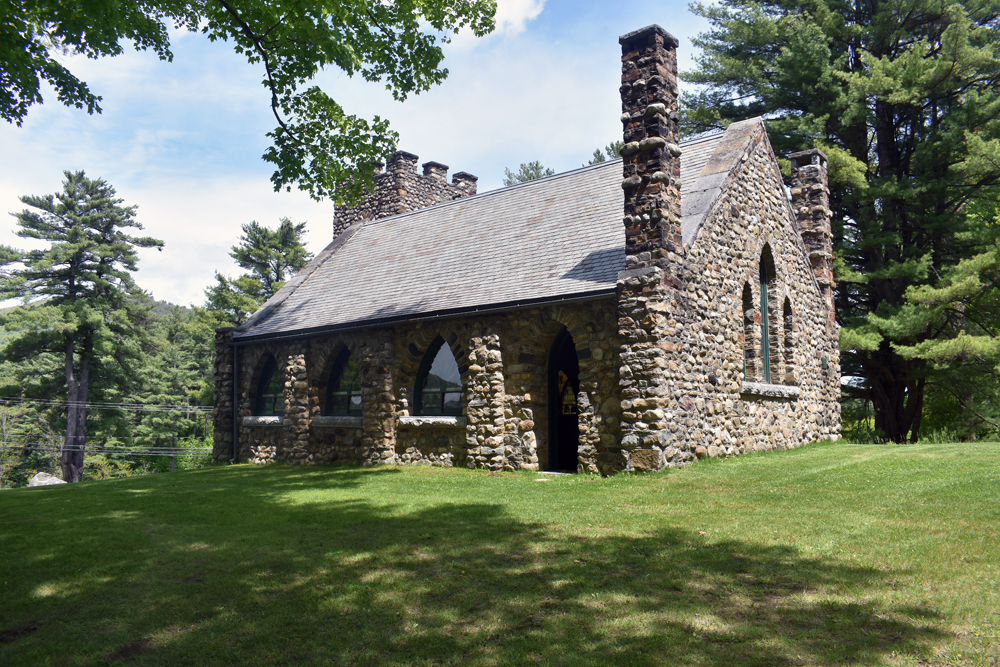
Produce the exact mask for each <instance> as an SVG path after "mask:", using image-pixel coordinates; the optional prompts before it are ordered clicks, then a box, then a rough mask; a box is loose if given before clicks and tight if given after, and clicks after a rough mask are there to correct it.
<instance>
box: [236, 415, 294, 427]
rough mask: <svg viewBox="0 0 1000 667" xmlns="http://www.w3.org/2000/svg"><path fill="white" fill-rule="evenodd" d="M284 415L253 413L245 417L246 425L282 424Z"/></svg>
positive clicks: (244, 422) (244, 423)
mask: <svg viewBox="0 0 1000 667" xmlns="http://www.w3.org/2000/svg"><path fill="white" fill-rule="evenodd" d="M283 419H284V417H282V416H280V415H253V416H252V417H244V418H243V425H244V426H280V425H281V421H282V420H283Z"/></svg>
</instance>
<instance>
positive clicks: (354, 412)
mask: <svg viewBox="0 0 1000 667" xmlns="http://www.w3.org/2000/svg"><path fill="white" fill-rule="evenodd" d="M323 414H325V415H348V416H355V417H358V416H361V375H360V374H359V373H358V366H357V364H356V363H354V355H352V354H351V351H350V350H348V349H347V348H346V347H345V348H344V349H343V350H341V351H340V354H339V355H338V356H337V360H336V361H335V362H334V363H333V369H332V370H331V371H330V379H329V382H327V384H326V401H325V404H324V408H323Z"/></svg>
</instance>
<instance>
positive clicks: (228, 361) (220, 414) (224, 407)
mask: <svg viewBox="0 0 1000 667" xmlns="http://www.w3.org/2000/svg"><path fill="white" fill-rule="evenodd" d="M233 331H235V329H234V328H233V327H224V328H221V329H216V330H215V408H214V409H213V410H212V463H219V462H221V461H227V460H229V459H231V458H232V456H233V420H234V419H235V418H236V409H235V406H234V405H233V377H234V375H233Z"/></svg>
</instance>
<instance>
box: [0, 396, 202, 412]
mask: <svg viewBox="0 0 1000 667" xmlns="http://www.w3.org/2000/svg"><path fill="white" fill-rule="evenodd" d="M0 402H4V403H15V404H20V405H43V406H46V407H62V406H73V407H86V408H88V409H91V408H92V409H95V410H106V409H114V410H126V411H128V410H131V411H135V412H197V413H202V414H204V413H209V412H211V411H212V410H213V408H212V407H210V406H207V405H187V404H183V403H180V404H169V403H116V402H112V401H88V402H83V401H59V400H50V399H45V398H21V397H18V396H10V397H5V396H0Z"/></svg>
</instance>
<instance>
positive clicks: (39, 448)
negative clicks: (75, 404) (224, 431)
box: [0, 445, 212, 456]
mask: <svg viewBox="0 0 1000 667" xmlns="http://www.w3.org/2000/svg"><path fill="white" fill-rule="evenodd" d="M0 450H16V451H32V452H54V453H59V452H62V451H64V448H63V447H60V446H52V445H0ZM65 451H80V449H79V448H77V447H67V448H65ZM211 452H212V450H211V448H209V447H202V448H197V447H176V448H174V447H160V448H156V449H143V450H122V449H95V448H89V449H86V450H84V453H85V454H119V455H122V456H203V455H206V454H210V453H211Z"/></svg>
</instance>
